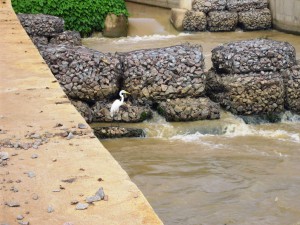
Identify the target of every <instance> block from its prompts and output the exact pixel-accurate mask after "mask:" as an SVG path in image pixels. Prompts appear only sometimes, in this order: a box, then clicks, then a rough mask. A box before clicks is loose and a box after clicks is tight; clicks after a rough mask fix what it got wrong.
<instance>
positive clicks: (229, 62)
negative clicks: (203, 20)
mask: <svg viewBox="0 0 300 225" xmlns="http://www.w3.org/2000/svg"><path fill="white" fill-rule="evenodd" d="M212 62H213V67H214V68H215V69H216V70H217V72H218V73H249V72H260V71H279V70H281V69H286V68H289V67H291V66H293V65H295V64H296V51H295V48H294V47H293V46H292V45H291V44H289V43H287V42H281V41H273V40H269V39H253V40H246V41H237V42H230V43H228V44H224V45H221V46H219V47H216V48H214V49H213V50H212Z"/></svg>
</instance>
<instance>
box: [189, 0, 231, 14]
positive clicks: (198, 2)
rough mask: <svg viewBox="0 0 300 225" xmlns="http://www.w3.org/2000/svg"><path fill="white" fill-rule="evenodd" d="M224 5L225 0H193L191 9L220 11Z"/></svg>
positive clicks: (206, 11) (205, 11)
mask: <svg viewBox="0 0 300 225" xmlns="http://www.w3.org/2000/svg"><path fill="white" fill-rule="evenodd" d="M225 7H226V0H194V1H193V3H192V10H194V11H200V12H204V13H208V12H210V11H222V10H224V9H225Z"/></svg>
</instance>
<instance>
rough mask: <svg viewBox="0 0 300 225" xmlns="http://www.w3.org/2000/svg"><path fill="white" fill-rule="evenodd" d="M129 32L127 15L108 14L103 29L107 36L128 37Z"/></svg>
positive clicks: (104, 34)
mask: <svg viewBox="0 0 300 225" xmlns="http://www.w3.org/2000/svg"><path fill="white" fill-rule="evenodd" d="M127 32H128V19H127V17H126V16H125V15H119V16H117V15H115V14H108V15H107V16H106V18H105V21H104V29H103V31H102V34H103V36H105V37H126V36H127Z"/></svg>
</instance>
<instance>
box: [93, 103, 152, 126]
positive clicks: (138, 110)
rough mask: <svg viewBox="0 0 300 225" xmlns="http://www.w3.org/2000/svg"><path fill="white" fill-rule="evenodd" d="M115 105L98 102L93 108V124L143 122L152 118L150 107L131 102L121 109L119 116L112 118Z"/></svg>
mask: <svg viewBox="0 0 300 225" xmlns="http://www.w3.org/2000/svg"><path fill="white" fill-rule="evenodd" d="M112 103H113V100H111V102H110V103H108V102H107V101H98V102H96V104H95V105H94V106H93V107H92V108H91V109H92V112H93V122H112V121H114V122H127V123H128V122H130V123H135V122H142V121H144V120H146V119H149V118H151V117H152V111H151V109H150V108H149V107H148V106H140V105H133V103H131V102H128V101H127V102H126V103H125V104H124V105H123V106H121V107H120V110H119V112H118V113H117V115H115V116H114V118H112V117H111V116H110V107H111V104H112Z"/></svg>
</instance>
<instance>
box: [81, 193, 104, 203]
mask: <svg viewBox="0 0 300 225" xmlns="http://www.w3.org/2000/svg"><path fill="white" fill-rule="evenodd" d="M85 201H86V202H87V203H93V202H97V201H101V197H100V196H99V195H94V196H90V197H87V198H86V199H85Z"/></svg>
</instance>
